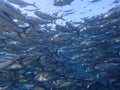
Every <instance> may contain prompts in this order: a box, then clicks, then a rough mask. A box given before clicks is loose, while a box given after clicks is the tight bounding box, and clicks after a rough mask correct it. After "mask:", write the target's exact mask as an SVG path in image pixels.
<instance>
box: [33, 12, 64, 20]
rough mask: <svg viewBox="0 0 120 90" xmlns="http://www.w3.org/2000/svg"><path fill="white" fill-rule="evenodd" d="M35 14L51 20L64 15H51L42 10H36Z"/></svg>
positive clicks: (61, 17)
mask: <svg viewBox="0 0 120 90" xmlns="http://www.w3.org/2000/svg"><path fill="white" fill-rule="evenodd" d="M34 13H35V15H37V16H38V17H40V18H42V19H45V20H51V21H54V20H57V19H62V20H64V19H63V15H61V16H59V17H56V16H51V15H49V14H46V13H43V12H41V11H35V12H34Z"/></svg>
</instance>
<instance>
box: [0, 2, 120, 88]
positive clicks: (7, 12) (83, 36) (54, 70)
mask: <svg viewBox="0 0 120 90" xmlns="http://www.w3.org/2000/svg"><path fill="white" fill-rule="evenodd" d="M16 1H17V0H0V90H120V46H119V45H120V6H119V5H118V6H116V7H114V8H112V9H111V10H109V11H108V12H106V13H104V14H102V15H98V16H94V17H91V18H83V20H84V22H75V21H71V22H69V21H66V20H65V19H64V15H65V14H62V15H61V16H58V13H54V14H53V15H50V14H46V13H44V12H42V11H40V10H39V9H38V10H35V11H34V14H35V15H36V16H37V17H34V16H29V15H24V14H22V12H21V11H20V10H18V9H17V8H16V7H14V6H13V5H12V4H11V3H14V4H16V5H19V6H20V7H22V8H24V7H26V6H28V5H30V6H33V7H35V8H37V6H36V5H35V3H33V4H30V3H27V2H25V1H23V0H20V2H16ZM61 1H64V0H61ZM68 1H69V0H68ZM71 1H73V0H70V2H71ZM116 1H117V0H116ZM55 5H56V6H57V4H55ZM59 5H60V6H61V4H59ZM69 11H71V10H69ZM69 11H68V12H69ZM64 13H67V11H64ZM59 19H60V20H63V21H64V22H66V23H65V25H59V24H57V23H56V21H57V20H59ZM53 25H54V27H53Z"/></svg>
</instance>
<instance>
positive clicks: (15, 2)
mask: <svg viewBox="0 0 120 90" xmlns="http://www.w3.org/2000/svg"><path fill="white" fill-rule="evenodd" d="M7 1H8V2H11V3H13V4H16V5H19V6H20V7H26V6H33V7H35V8H37V6H36V5H35V2H34V3H33V4H30V3H28V2H25V1H23V0H17V1H16V0H7Z"/></svg>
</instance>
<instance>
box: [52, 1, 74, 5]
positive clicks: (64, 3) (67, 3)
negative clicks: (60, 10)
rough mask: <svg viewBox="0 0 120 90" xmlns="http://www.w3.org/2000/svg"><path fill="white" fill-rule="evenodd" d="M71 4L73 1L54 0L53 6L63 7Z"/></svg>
mask: <svg viewBox="0 0 120 90" xmlns="http://www.w3.org/2000/svg"><path fill="white" fill-rule="evenodd" d="M72 2H73V0H54V3H53V5H54V6H65V5H70V4H71V3H72Z"/></svg>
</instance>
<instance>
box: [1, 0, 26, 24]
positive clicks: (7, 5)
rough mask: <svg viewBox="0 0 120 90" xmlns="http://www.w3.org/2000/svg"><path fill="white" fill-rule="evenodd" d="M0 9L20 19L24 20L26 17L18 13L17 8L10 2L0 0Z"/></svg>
mask: <svg viewBox="0 0 120 90" xmlns="http://www.w3.org/2000/svg"><path fill="white" fill-rule="evenodd" d="M0 11H2V12H4V13H6V14H7V15H9V16H11V17H13V18H16V19H18V20H21V21H25V22H27V21H26V18H25V17H24V16H23V15H22V14H21V13H20V11H19V10H18V9H16V8H15V7H14V6H12V5H11V4H10V3H8V2H6V1H4V0H0Z"/></svg>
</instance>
